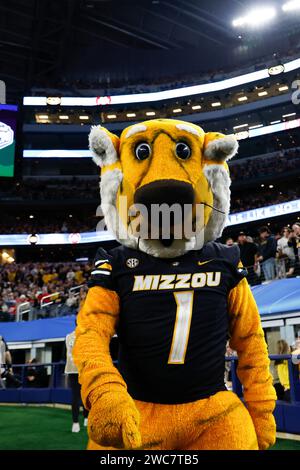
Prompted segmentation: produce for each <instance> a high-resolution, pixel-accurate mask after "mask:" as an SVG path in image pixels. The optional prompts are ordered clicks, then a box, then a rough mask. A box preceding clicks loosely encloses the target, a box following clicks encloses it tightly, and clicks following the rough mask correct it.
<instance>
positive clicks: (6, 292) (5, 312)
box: [0, 263, 91, 321]
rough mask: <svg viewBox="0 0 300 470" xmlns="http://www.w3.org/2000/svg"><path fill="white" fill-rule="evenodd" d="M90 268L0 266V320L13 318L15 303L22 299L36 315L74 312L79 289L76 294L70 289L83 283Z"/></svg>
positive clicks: (78, 265) (72, 266)
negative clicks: (42, 305)
mask: <svg viewBox="0 0 300 470" xmlns="http://www.w3.org/2000/svg"><path fill="white" fill-rule="evenodd" d="M90 269H91V266H90V264H88V263H85V264H77V263H64V264H62V263H26V264H16V263H13V264H3V265H0V321H14V320H15V319H16V315H17V309H18V306H19V305H20V304H24V303H25V302H28V303H29V304H30V306H31V308H32V311H33V313H34V316H35V317H37V318H39V317H45V316H52V315H53V316H57V315H70V314H72V313H76V312H77V307H78V295H77V294H80V295H83V292H82V291H80V290H79V289H78V292H77V294H76V293H74V291H72V290H71V291H70V289H72V288H74V287H77V286H82V285H85V284H86V282H87V279H88V277H89V274H90ZM83 290H85V288H84V289H83ZM49 295H51V298H50V297H49ZM79 298H80V296H79ZM41 302H42V303H43V304H44V307H43V308H42V309H41V308H40V306H41ZM51 302H53V303H51ZM47 304H49V305H47Z"/></svg>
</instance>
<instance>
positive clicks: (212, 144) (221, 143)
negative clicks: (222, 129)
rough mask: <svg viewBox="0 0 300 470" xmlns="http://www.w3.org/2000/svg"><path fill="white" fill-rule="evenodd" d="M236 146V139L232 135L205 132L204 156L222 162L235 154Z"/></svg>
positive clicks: (237, 145)
mask: <svg viewBox="0 0 300 470" xmlns="http://www.w3.org/2000/svg"><path fill="white" fill-rule="evenodd" d="M238 147H239V144H238V141H237V140H236V138H235V137H234V136H233V135H224V134H220V133H217V132H207V133H206V134H205V139H204V158H205V159H206V160H212V161H214V162H216V163H223V162H225V161H226V160H230V158H232V157H234V155H236V154H237V151H238Z"/></svg>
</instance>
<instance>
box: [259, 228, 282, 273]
mask: <svg viewBox="0 0 300 470" xmlns="http://www.w3.org/2000/svg"><path fill="white" fill-rule="evenodd" d="M258 233H259V242H258V253H259V256H258V258H257V261H259V262H260V263H261V265H262V270H263V273H264V277H265V280H266V281H271V280H273V279H275V277H276V271H275V256H276V252H277V243H276V239H275V237H274V236H273V235H272V234H271V232H270V230H269V228H268V227H266V226H264V227H261V228H260V229H259V231H258Z"/></svg>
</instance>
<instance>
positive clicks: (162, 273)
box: [73, 119, 276, 450]
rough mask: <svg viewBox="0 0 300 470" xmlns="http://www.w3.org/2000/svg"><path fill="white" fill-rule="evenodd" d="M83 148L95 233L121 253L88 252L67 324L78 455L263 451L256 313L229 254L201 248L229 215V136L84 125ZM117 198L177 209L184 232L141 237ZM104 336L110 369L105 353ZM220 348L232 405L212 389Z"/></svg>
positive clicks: (265, 433) (266, 432) (180, 125)
mask: <svg viewBox="0 0 300 470" xmlns="http://www.w3.org/2000/svg"><path fill="white" fill-rule="evenodd" d="M89 142H90V149H91V151H92V153H93V158H94V160H95V161H96V163H97V164H98V165H99V166H100V167H101V184H100V190H101V203H102V209H103V213H104V216H105V222H106V224H107V227H108V229H109V230H110V231H111V232H113V233H114V235H115V237H116V238H117V240H119V241H120V243H121V246H119V247H117V248H115V249H113V250H111V251H110V252H106V251H105V250H104V249H102V248H100V249H99V250H98V252H97V255H96V259H95V264H94V268H93V271H92V273H91V279H90V282H89V292H88V295H87V298H86V300H85V303H84V305H83V307H82V308H81V311H80V313H79V314H78V320H77V322H78V326H77V329H76V343H75V348H74V352H73V354H74V359H75V363H76V365H77V366H78V371H79V380H80V383H81V385H82V392H81V393H82V399H83V403H84V406H85V407H86V408H87V409H89V410H90V414H89V424H88V432H89V444H88V449H95V450H97V449H98V450H100V449H102V450H104V449H105V450H107V449H147V450H148V449H152V450H154V449H155V450H157V449H160V450H164V449H168V450H183V449H184V450H192V449H197V450H202V449H267V448H268V447H269V446H271V445H273V444H274V442H275V430H276V428H275V420H274V417H273V409H274V406H275V399H276V395H275V391H274V388H273V386H272V376H271V374H270V372H269V358H268V352H267V346H266V343H265V340H264V334H263V330H262V327H261V323H260V316H259V312H258V309H257V306H256V303H255V301H254V298H253V296H252V293H251V290H250V288H249V285H248V283H247V280H246V279H245V275H246V272H245V270H244V269H243V267H242V266H241V264H240V261H239V249H238V247H237V246H233V247H227V246H225V245H222V244H220V243H217V242H215V241H214V240H216V239H217V238H218V237H220V235H221V233H222V230H223V228H224V225H225V222H226V218H227V216H228V213H229V205H230V189H229V188H230V178H229V172H228V166H227V164H226V160H228V159H229V158H231V157H232V156H233V155H235V154H236V152H237V147H238V144H237V142H236V140H235V138H234V137H233V136H224V135H222V134H219V133H211V132H208V133H205V132H204V131H203V130H202V128H201V127H198V126H196V125H193V124H190V123H187V122H182V121H177V120H172V119H170V120H168V119H157V120H149V121H146V122H144V123H140V124H135V125H132V126H130V127H128V128H126V129H125V130H124V131H123V132H122V134H121V137H120V138H119V137H117V136H116V135H114V134H112V133H110V132H109V131H107V130H106V129H104V128H103V127H101V126H95V127H93V128H92V130H91V133H90V136H89ZM122 196H123V198H124V197H125V198H126V201H127V204H128V206H131V205H133V206H134V205H135V204H140V205H141V204H143V205H144V206H145V207H147V208H149V207H150V206H151V204H164V203H165V204H167V205H168V206H172V204H179V206H183V205H185V204H187V205H188V204H190V205H191V207H192V210H191V211H190V214H189V217H190V218H191V220H192V223H193V227H195V226H197V227H198V228H197V230H195V233H194V232H193V233H192V234H191V235H190V237H187V236H185V235H182V236H181V237H177V238H176V237H174V233H173V231H174V230H173V229H174V224H173V225H172V222H171V223H170V226H171V232H170V236H169V237H167V238H164V237H162V236H161V231H160V229H159V236H158V237H155V238H151V236H150V237H147V236H145V237H141V236H140V235H139V234H138V233H137V232H138V228H139V226H140V222H139V223H138V222H137V214H130V213H129V214H128V213H127V212H126V211H124V210H123V208H122V207H121V206H122V204H121V202H122ZM197 205H200V206H201V207H202V208H203V210H202V213H201V214H202V215H201V221H199V220H196V219H197V217H198V218H199V216H198V215H197V213H196V211H195V208H196V206H197ZM149 220H150V219H149ZM150 225H151V221H150ZM115 334H118V338H119V344H120V350H119V361H118V368H117V367H115V365H114V364H113V361H112V359H111V355H110V349H109V345H110V340H111V338H112V336H114V335H115ZM227 339H229V341H230V343H229V344H230V347H231V348H232V349H234V350H236V351H237V353H238V368H237V374H238V377H239V379H240V380H241V383H242V385H243V390H244V403H243V402H242V401H241V400H240V399H239V398H238V397H237V395H236V394H235V393H233V392H231V391H228V390H227V389H226V387H225V385H224V367H225V366H224V354H225V346H226V341H227Z"/></svg>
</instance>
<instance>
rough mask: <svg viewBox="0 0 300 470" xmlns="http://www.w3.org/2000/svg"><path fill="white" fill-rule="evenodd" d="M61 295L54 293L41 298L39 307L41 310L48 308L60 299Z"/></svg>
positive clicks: (60, 293)
mask: <svg viewBox="0 0 300 470" xmlns="http://www.w3.org/2000/svg"><path fill="white" fill-rule="evenodd" d="M62 295H63V293H62V292H54V293H53V294H49V295H45V296H43V297H42V298H41V301H40V307H41V308H45V307H49V306H50V305H52V304H53V303H54V302H55V301H56V300H58V299H60V298H61V296H62Z"/></svg>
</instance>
